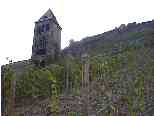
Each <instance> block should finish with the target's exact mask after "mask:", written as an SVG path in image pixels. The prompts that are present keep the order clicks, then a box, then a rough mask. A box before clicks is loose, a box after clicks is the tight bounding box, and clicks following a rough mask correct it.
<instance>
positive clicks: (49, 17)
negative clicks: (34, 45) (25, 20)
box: [38, 8, 61, 28]
mask: <svg viewBox="0 0 154 116" xmlns="http://www.w3.org/2000/svg"><path fill="white" fill-rule="evenodd" d="M45 20H52V21H54V23H56V24H57V25H58V26H59V27H60V25H59V23H58V21H57V19H56V17H55V16H54V14H53V12H52V11H51V9H50V8H49V9H48V11H47V12H46V13H45V14H44V15H43V16H41V18H40V19H39V20H38V22H42V21H45ZM60 28H61V27H60Z"/></svg>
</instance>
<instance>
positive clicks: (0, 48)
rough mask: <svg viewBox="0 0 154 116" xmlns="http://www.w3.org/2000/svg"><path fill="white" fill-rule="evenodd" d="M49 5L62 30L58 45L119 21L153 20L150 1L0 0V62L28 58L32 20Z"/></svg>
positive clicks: (35, 19)
mask: <svg viewBox="0 0 154 116" xmlns="http://www.w3.org/2000/svg"><path fill="white" fill-rule="evenodd" d="M49 8H51V10H52V11H53V13H54V14H55V16H56V17H57V20H58V22H59V24H60V25H61V27H62V28H63V30H62V37H61V39H62V47H63V48H64V47H65V46H67V45H68V43H69V42H68V41H69V40H70V39H74V40H80V39H82V38H84V37H86V36H91V35H96V34H100V33H103V32H105V31H108V30H110V29H113V28H115V27H117V26H119V25H120V24H127V23H130V22H143V21H150V20H152V19H154V13H153V12H154V0H1V1H0V65H2V64H5V63H7V62H8V61H7V60H6V57H10V58H11V59H12V60H13V61H19V60H24V59H29V58H30V56H31V48H32V47H31V46H32V42H33V30H34V22H35V21H37V20H38V19H39V18H40V17H41V16H42V15H43V14H44V13H45V12H46V11H47V10H48V9H49Z"/></svg>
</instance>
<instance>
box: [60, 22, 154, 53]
mask: <svg viewBox="0 0 154 116" xmlns="http://www.w3.org/2000/svg"><path fill="white" fill-rule="evenodd" d="M151 30H154V20H152V21H148V22H142V23H136V22H134V23H129V24H127V25H124V24H122V25H121V26H120V27H119V28H115V29H113V30H111V31H108V32H104V33H102V34H99V35H95V36H92V37H86V38H84V39H82V40H81V41H76V42H72V43H70V45H69V47H67V48H65V49H64V50H63V53H64V54H67V53H69V54H71V55H73V56H81V54H83V53H88V54H90V55H97V54H104V53H105V54H112V53H117V52H120V50H121V48H126V47H128V46H130V45H143V44H144V42H145V41H146V38H147V37H148V34H147V33H148V32H150V31H151Z"/></svg>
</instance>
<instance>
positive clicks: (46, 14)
mask: <svg viewBox="0 0 154 116" xmlns="http://www.w3.org/2000/svg"><path fill="white" fill-rule="evenodd" d="M53 17H54V14H53V12H52V11H51V9H50V8H49V9H48V11H47V12H46V13H45V14H44V15H43V16H42V17H41V18H40V19H42V18H53Z"/></svg>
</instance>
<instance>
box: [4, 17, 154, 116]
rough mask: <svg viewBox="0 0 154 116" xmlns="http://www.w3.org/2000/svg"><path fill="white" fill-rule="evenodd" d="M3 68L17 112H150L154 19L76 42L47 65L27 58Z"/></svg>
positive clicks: (140, 115) (101, 115)
mask: <svg viewBox="0 0 154 116" xmlns="http://www.w3.org/2000/svg"><path fill="white" fill-rule="evenodd" d="M3 68H5V70H3V75H2V76H3V77H4V78H2V79H3V81H4V83H5V84H4V85H3V86H2V87H4V88H3V90H5V91H3V92H4V93H3V95H4V96H5V99H4V100H5V104H6V105H5V109H6V112H8V113H10V112H11V111H12V108H11V104H13V103H12V99H13V97H12V96H13V95H14V97H15V106H14V107H15V108H14V111H15V115H14V116H21V115H27V112H28V114H29V115H32V116H36V115H37V114H39V113H40V114H41V116H42V115H43V116H47V115H54V116H64V115H67V116H115V115H118V116H150V115H152V114H153V113H154V97H153V96H154V20H152V21H149V22H143V23H140V24H136V23H130V24H128V25H127V26H125V25H121V26H120V27H119V28H115V29H113V30H111V31H108V32H105V33H103V34H99V35H95V36H92V37H87V38H84V39H82V40H81V41H78V42H74V41H72V42H71V44H70V46H69V47H67V48H65V49H64V50H62V55H61V57H60V58H58V59H56V61H54V62H53V61H52V62H50V63H48V64H47V65H43V66H41V65H36V64H35V62H33V61H32V60H28V61H21V62H17V63H10V64H8V65H6V66H5V67H3ZM14 79H15V85H14V88H13V89H12V82H14V81H13V80H14ZM14 90H15V92H14V94H13V93H12V91H14Z"/></svg>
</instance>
